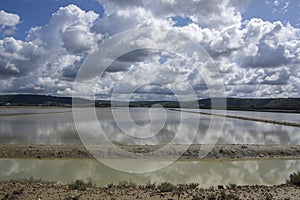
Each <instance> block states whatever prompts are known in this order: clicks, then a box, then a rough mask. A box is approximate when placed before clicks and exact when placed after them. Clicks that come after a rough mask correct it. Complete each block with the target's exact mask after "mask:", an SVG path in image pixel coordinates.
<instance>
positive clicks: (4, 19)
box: [0, 10, 20, 27]
mask: <svg viewBox="0 0 300 200" xmlns="http://www.w3.org/2000/svg"><path fill="white" fill-rule="evenodd" d="M19 22H20V17H19V15H17V14H12V13H7V12H5V11H4V10H0V25H2V26H11V27H12V26H15V25H17V24H18V23H19Z"/></svg>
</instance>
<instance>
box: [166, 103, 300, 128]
mask: <svg viewBox="0 0 300 200" xmlns="http://www.w3.org/2000/svg"><path fill="white" fill-rule="evenodd" d="M168 110H173V111H179V112H188V113H195V114H201V115H213V116H218V117H226V118H231V119H240V120H247V121H255V122H264V123H271V124H277V125H284V126H293V127H297V128H300V124H299V123H296V122H287V121H278V120H270V119H260V118H253V117H245V116H236V115H228V114H217V113H207V112H201V110H200V111H190V110H180V109H174V108H170V109H168Z"/></svg>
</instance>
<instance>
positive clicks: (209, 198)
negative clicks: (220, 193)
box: [207, 193, 217, 200]
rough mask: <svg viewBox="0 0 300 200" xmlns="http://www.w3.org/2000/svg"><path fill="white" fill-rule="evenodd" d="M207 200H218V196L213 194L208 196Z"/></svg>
mask: <svg viewBox="0 0 300 200" xmlns="http://www.w3.org/2000/svg"><path fill="white" fill-rule="evenodd" d="M207 199H208V200H215V199H217V195H216V194H215V193H211V194H209V195H208V196H207Z"/></svg>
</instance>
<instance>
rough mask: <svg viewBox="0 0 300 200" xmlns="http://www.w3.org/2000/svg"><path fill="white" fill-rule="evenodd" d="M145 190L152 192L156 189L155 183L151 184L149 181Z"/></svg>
mask: <svg viewBox="0 0 300 200" xmlns="http://www.w3.org/2000/svg"><path fill="white" fill-rule="evenodd" d="M145 188H146V189H148V190H154V189H155V188H156V185H155V183H151V182H150V181H149V182H148V183H147V185H145Z"/></svg>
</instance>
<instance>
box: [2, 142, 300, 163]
mask: <svg viewBox="0 0 300 200" xmlns="http://www.w3.org/2000/svg"><path fill="white" fill-rule="evenodd" d="M210 147H213V148H212V149H210ZM186 148H187V149H186ZM88 149H89V150H90V151H88V150H87V149H86V148H85V147H84V146H83V145H41V144H32V145H21V144H1V145H0V158H2V159H19V158H21V159H22V158H24V159H25V158H27V159H29V158H38V159H73V158H74V159H75V158H80V159H90V158H93V156H92V154H91V153H90V152H91V151H92V152H93V154H94V155H96V157H98V158H104V159H169V158H174V157H178V158H179V159H182V160H199V159H265V158H267V159H268V158H273V159H274V158H275V159H300V145H250V144H217V145H215V146H210V145H198V144H193V145H191V146H189V147H187V146H184V145H171V146H163V145H119V146H118V148H113V147H110V146H101V145H96V146H89V147H88ZM200 149H202V151H200ZM203 149H205V150H207V151H208V150H209V153H208V154H207V155H206V156H205V157H203V155H201V154H200V157H199V152H200V153H201V152H205V151H203ZM124 152H132V154H128V153H124Z"/></svg>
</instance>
